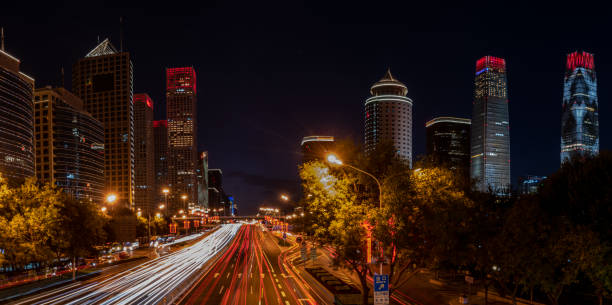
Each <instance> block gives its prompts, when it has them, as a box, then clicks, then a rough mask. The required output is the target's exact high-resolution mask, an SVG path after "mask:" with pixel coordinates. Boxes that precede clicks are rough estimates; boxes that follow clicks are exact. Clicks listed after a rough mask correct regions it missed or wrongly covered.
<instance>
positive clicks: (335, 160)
mask: <svg viewBox="0 0 612 305" xmlns="http://www.w3.org/2000/svg"><path fill="white" fill-rule="evenodd" d="M327 162H329V163H331V164H336V165H340V166H342V165H344V166H346V167H349V168H352V169H354V170H356V171H358V172H360V173H363V174H365V175H366V176H368V177H370V178H372V179H374V181H376V185H378V208H379V209H382V187H381V186H380V181H379V180H378V179H377V178H376V177H374V175H372V174H370V173H368V172H366V171H364V170H362V169H359V168H357V167H355V166H352V165H350V164H346V163H343V162H342V161H341V160H340V159H338V157H336V155H334V154H330V155H328V156H327ZM382 269H383V262H382V260H381V261H380V274H382V272H383V271H382Z"/></svg>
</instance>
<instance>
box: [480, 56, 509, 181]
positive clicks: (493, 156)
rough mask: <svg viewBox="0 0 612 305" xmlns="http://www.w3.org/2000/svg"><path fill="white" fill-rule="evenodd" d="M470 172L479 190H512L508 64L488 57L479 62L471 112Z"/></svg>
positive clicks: (500, 59)
mask: <svg viewBox="0 0 612 305" xmlns="http://www.w3.org/2000/svg"><path fill="white" fill-rule="evenodd" d="M471 137H472V141H471V170H470V176H471V178H472V179H473V180H475V183H476V189H477V190H479V191H483V192H484V191H487V190H489V188H490V189H491V190H493V191H494V192H496V193H502V192H506V191H508V190H509V188H510V119H509V115H508V88H507V84H506V61H505V60H504V59H503V58H499V57H493V56H485V57H483V58H481V59H479V60H478V61H476V81H475V90H474V106H473V112H472V135H471Z"/></svg>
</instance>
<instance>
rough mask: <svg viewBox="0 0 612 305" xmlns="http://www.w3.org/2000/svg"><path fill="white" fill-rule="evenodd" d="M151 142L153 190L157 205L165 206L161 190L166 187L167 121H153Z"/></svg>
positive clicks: (164, 196) (164, 197) (164, 198)
mask: <svg viewBox="0 0 612 305" xmlns="http://www.w3.org/2000/svg"><path fill="white" fill-rule="evenodd" d="M153 141H154V142H155V149H154V154H155V164H154V168H155V189H154V191H153V193H154V194H155V196H156V197H155V198H157V203H158V204H161V203H164V204H165V200H166V195H164V193H163V190H164V189H165V188H167V187H168V159H167V157H168V121H166V120H159V121H153Z"/></svg>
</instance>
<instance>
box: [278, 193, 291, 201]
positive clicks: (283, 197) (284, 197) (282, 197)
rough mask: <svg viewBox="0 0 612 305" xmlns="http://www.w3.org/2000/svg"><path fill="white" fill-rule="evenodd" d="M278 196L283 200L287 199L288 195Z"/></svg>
mask: <svg viewBox="0 0 612 305" xmlns="http://www.w3.org/2000/svg"><path fill="white" fill-rule="evenodd" d="M280 198H281V200H283V201H285V202H287V201H289V196H287V195H285V194H281V196H280Z"/></svg>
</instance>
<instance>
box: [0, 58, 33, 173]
mask: <svg viewBox="0 0 612 305" xmlns="http://www.w3.org/2000/svg"><path fill="white" fill-rule="evenodd" d="M20 63H21V62H20V61H19V59H17V58H15V57H13V56H11V55H10V54H8V53H6V52H5V51H4V47H2V48H1V49H0V114H1V116H2V119H1V120H0V173H1V174H2V177H3V178H5V179H8V180H9V181H13V180H14V181H22V180H24V179H25V178H27V177H32V176H34V142H33V141H34V113H33V111H34V106H33V102H32V96H33V92H34V79H33V78H31V77H29V76H27V75H26V74H24V73H23V72H21V71H19V65H20Z"/></svg>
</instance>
